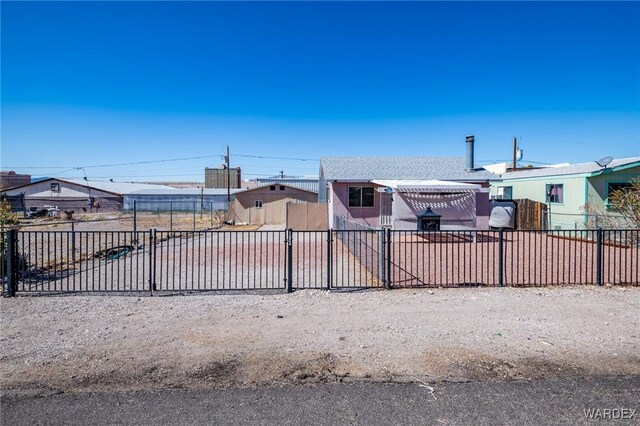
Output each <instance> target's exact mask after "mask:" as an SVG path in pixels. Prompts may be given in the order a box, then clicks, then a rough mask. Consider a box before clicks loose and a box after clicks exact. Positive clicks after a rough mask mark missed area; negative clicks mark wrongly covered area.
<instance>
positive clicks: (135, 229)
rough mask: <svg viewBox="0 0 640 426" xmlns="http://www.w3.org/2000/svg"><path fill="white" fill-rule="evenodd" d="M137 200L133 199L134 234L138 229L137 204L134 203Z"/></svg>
mask: <svg viewBox="0 0 640 426" xmlns="http://www.w3.org/2000/svg"><path fill="white" fill-rule="evenodd" d="M136 203H137V200H133V233H134V234H135V233H136V231H137V230H138V206H137V205H136Z"/></svg>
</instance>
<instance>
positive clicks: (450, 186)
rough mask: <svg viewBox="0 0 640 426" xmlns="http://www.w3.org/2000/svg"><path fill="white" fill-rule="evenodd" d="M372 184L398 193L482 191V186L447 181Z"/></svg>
mask: <svg viewBox="0 0 640 426" xmlns="http://www.w3.org/2000/svg"><path fill="white" fill-rule="evenodd" d="M371 182H373V183H375V184H377V185H381V186H385V187H387V188H392V189H393V190H394V191H396V192H445V191H446V192H451V191H454V192H477V191H480V190H481V189H482V187H481V186H480V185H475V184H472V183H461V182H449V181H446V180H372V181H371Z"/></svg>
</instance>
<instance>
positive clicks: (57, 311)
mask: <svg viewBox="0 0 640 426" xmlns="http://www.w3.org/2000/svg"><path fill="white" fill-rule="evenodd" d="M0 308H1V312H2V331H1V335H0V345H1V348H2V351H1V355H0V377H1V379H0V380H1V383H0V386H1V388H2V389H4V390H8V391H11V392H23V391H32V390H39V391H51V390H55V391H57V390H62V391H93V390H135V389H143V388H144V389H153V388H167V387H186V388H205V387H227V386H258V385H269V384H283V383H296V384H298V383H317V382H333V381H348V380H376V381H378V380H380V381H410V380H423V381H429V382H436V381H442V380H449V381H468V380H495V379H499V380H511V379H530V378H531V379H533V378H541V377H563V376H567V375H571V376H576V375H577V376H598V375H638V374H640V315H638V312H640V288H637V287H600V288H599V287H593V286H581V287H550V288H459V289H433V290H428V289H419V290H410V289H404V290H393V291H385V290H369V291H356V292H327V291H320V290H301V291H297V292H294V293H293V294H264V293H261V294H246V293H242V294H200V295H186V296H184V295H183V296H180V295H177V296H165V297H134V296H106V295H105V296H95V295H94V296H62V297H55V296H39V297H27V296H22V297H17V298H11V299H8V298H5V299H2V300H0Z"/></svg>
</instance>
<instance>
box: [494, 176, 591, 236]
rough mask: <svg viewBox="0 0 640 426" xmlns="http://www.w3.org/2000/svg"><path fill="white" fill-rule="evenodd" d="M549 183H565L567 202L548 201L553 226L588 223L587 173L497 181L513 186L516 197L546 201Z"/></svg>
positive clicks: (564, 196) (502, 185)
mask: <svg viewBox="0 0 640 426" xmlns="http://www.w3.org/2000/svg"><path fill="white" fill-rule="evenodd" d="M547 184H562V185H563V202H562V203H549V204H548V215H549V216H548V217H549V228H550V229H574V228H575V227H578V228H583V227H584V220H585V218H584V213H585V211H584V205H585V203H586V201H585V199H586V194H585V185H586V178H585V177H584V176H544V177H538V178H530V179H512V180H504V181H502V182H500V183H496V184H495V185H494V188H492V193H494V194H495V193H496V190H495V189H496V188H500V187H507V186H511V187H512V198H513V199H514V200H518V199H523V198H527V199H529V200H533V201H538V202H541V203H546V199H547V196H546V187H547Z"/></svg>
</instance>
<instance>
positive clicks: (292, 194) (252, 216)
mask: <svg viewBox="0 0 640 426" xmlns="http://www.w3.org/2000/svg"><path fill="white" fill-rule="evenodd" d="M274 186H275V188H276V189H275V190H271V189H270V186H266V187H262V188H256V189H253V190H250V191H244V192H238V193H236V194H235V200H234V201H233V203H232V204H231V208H230V211H229V218H228V219H229V220H232V221H234V222H236V223H250V224H256V225H285V224H286V219H287V203H292V202H300V201H302V202H309V203H313V202H315V201H317V199H318V194H316V193H313V192H309V191H304V190H301V189H298V188H291V187H288V186H285V187H284V190H280V186H281V185H274ZM257 200H261V201H262V207H261V208H258V207H255V203H256V201H257Z"/></svg>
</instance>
